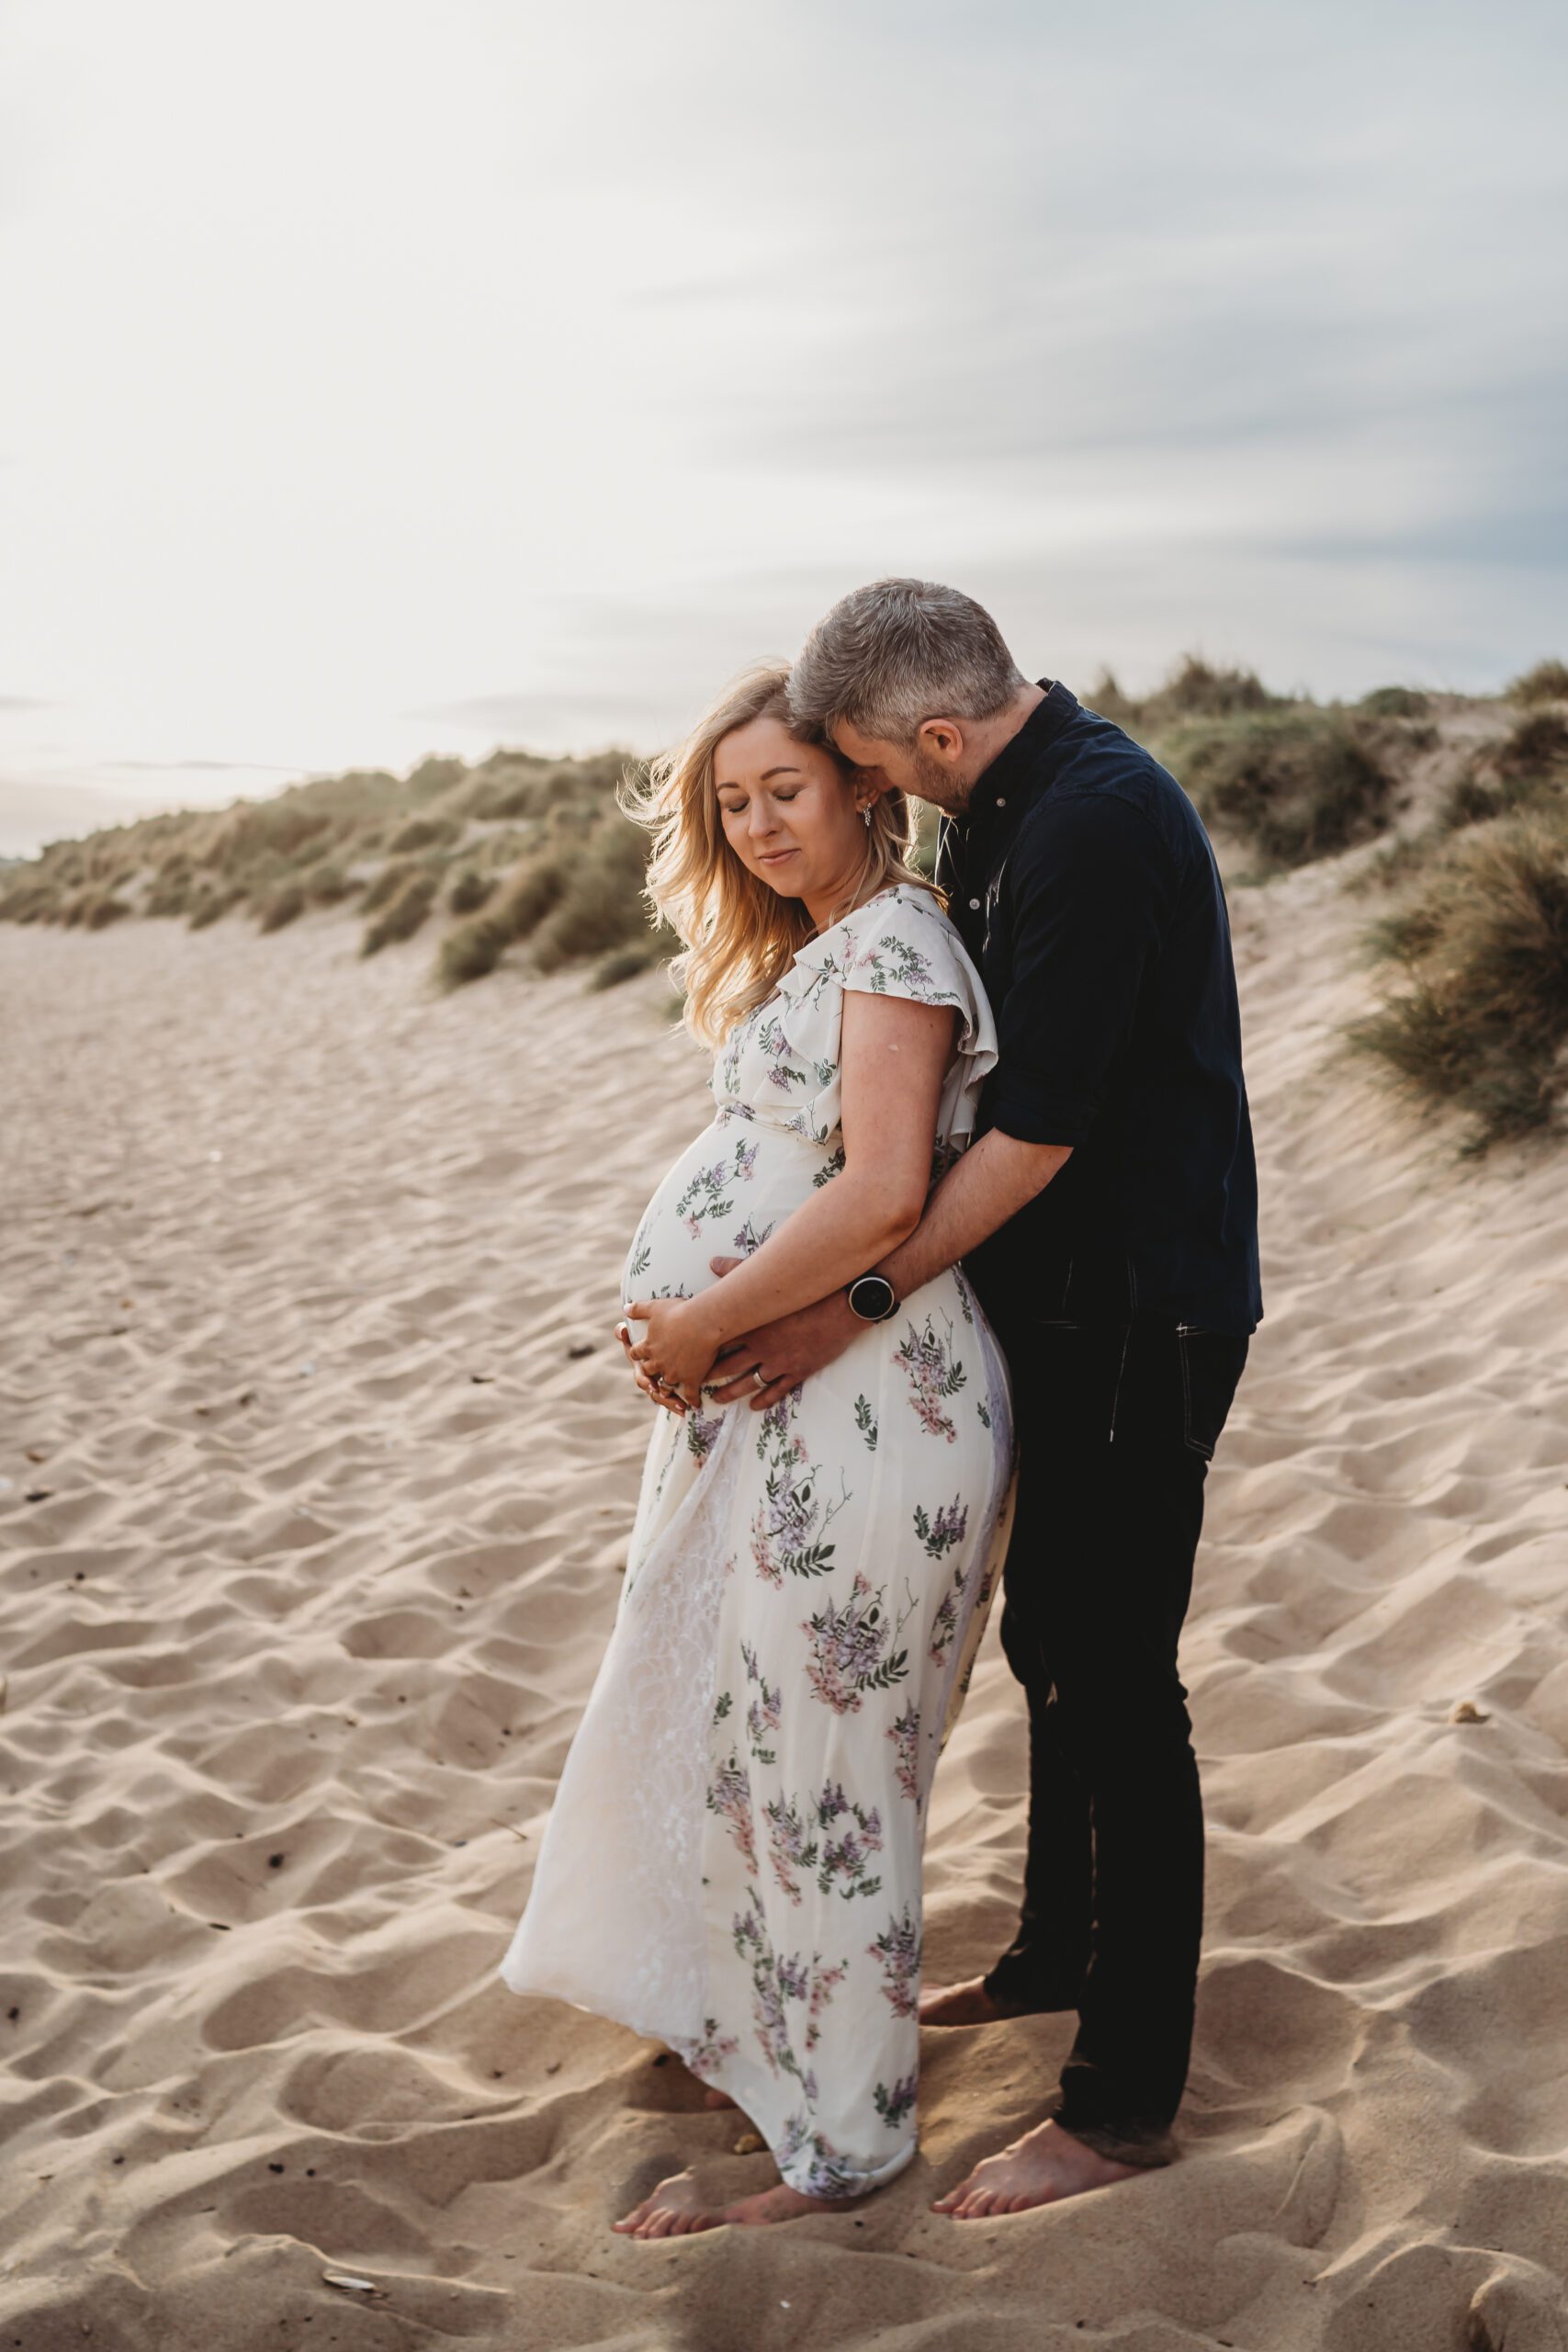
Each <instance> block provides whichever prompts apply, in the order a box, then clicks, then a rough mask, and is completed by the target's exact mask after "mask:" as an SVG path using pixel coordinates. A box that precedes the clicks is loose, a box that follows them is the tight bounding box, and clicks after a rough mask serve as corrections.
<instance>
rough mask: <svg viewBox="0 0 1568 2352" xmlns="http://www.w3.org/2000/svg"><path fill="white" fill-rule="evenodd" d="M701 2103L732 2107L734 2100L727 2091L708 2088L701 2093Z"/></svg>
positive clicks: (708, 2105) (706, 2105) (707, 2105)
mask: <svg viewBox="0 0 1568 2352" xmlns="http://www.w3.org/2000/svg"><path fill="white" fill-rule="evenodd" d="M703 2105H704V2106H705V2107H733V2106H734V2105H735V2101H734V2100H733V2099H732V2098H730V2096H729V2093H728V2091H716V2090H713V2089H711V2088H709V2089H707V2090H705V2091H704V2093H703Z"/></svg>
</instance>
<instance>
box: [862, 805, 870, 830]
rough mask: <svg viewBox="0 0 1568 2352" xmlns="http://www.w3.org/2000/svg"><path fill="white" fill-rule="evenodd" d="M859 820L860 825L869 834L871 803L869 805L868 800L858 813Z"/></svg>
mask: <svg viewBox="0 0 1568 2352" xmlns="http://www.w3.org/2000/svg"><path fill="white" fill-rule="evenodd" d="M860 820H861V823H862V824H863V826H864V827H865V829H866V831H867V832H868V833H869V832H870V831H871V803H870V801H869V800H868V801H867V802H866V804H865V806H864V808H863V809H862V810H861V812H860Z"/></svg>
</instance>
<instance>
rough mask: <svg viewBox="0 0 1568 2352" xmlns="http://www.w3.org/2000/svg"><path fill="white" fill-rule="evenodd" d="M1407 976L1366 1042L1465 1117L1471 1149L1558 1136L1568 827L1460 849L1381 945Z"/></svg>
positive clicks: (1518, 826)
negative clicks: (1552, 1131) (1538, 1133)
mask: <svg viewBox="0 0 1568 2352" xmlns="http://www.w3.org/2000/svg"><path fill="white" fill-rule="evenodd" d="M1371 944H1372V946H1373V948H1374V950H1375V952H1377V953H1379V954H1380V955H1382V956H1385V957H1388V958H1392V959H1394V960H1395V961H1397V963H1398V965H1399V966H1400V967H1401V968H1400V971H1399V973H1398V975H1397V977H1396V978H1393V980H1391V981H1390V983H1389V984H1388V985H1387V986H1386V987H1385V989H1384V990H1383V992H1382V1001H1381V1002H1380V1004H1379V1006H1378V1008H1377V1010H1376V1012H1374V1013H1373V1014H1371V1016H1370V1017H1369V1018H1368V1019H1367V1020H1365V1021H1364V1022H1361V1023H1358V1024H1357V1026H1356V1028H1355V1030H1354V1031H1353V1033H1352V1035H1353V1038H1354V1042H1355V1043H1356V1044H1357V1046H1359V1048H1360V1049H1361V1050H1362V1051H1364V1052H1366V1053H1369V1054H1371V1055H1373V1056H1375V1057H1378V1058H1379V1059H1380V1060H1381V1061H1382V1063H1383V1064H1384V1065H1385V1066H1386V1067H1387V1068H1388V1069H1391V1070H1392V1071H1393V1072H1394V1074H1395V1075H1396V1077H1397V1078H1398V1080H1400V1081H1401V1082H1402V1083H1403V1084H1404V1085H1405V1086H1407V1087H1409V1088H1410V1089H1412V1090H1413V1091H1415V1092H1416V1094H1417V1095H1418V1096H1420V1097H1422V1098H1424V1099H1426V1100H1427V1101H1429V1102H1434V1103H1437V1102H1443V1103H1451V1104H1453V1105H1454V1106H1455V1107H1456V1108H1457V1109H1458V1110H1460V1111H1461V1113H1463V1114H1465V1117H1466V1119H1467V1121H1468V1129H1469V1132H1468V1136H1467V1141H1466V1145H1465V1148H1466V1149H1467V1150H1469V1151H1472V1152H1480V1151H1484V1150H1486V1149H1487V1148H1489V1147H1490V1146H1491V1145H1493V1144H1495V1143H1498V1142H1501V1141H1504V1140H1506V1139H1508V1138H1510V1137H1517V1136H1523V1135H1527V1134H1529V1133H1530V1132H1531V1131H1533V1130H1537V1129H1540V1128H1543V1127H1547V1126H1551V1125H1555V1124H1556V1123H1557V1121H1558V1119H1559V1116H1560V1113H1561V1107H1562V1094H1563V1090H1564V1086H1565V1084H1568V821H1565V820H1564V817H1563V814H1562V809H1556V810H1555V811H1551V812H1548V811H1544V810H1532V811H1530V812H1529V813H1528V814H1526V815H1523V816H1518V817H1512V818H1504V819H1500V820H1494V821H1493V822H1491V823H1488V824H1485V825H1482V826H1479V827H1476V828H1473V829H1472V830H1470V831H1466V832H1462V833H1461V834H1459V835H1457V836H1455V837H1454V838H1453V839H1451V840H1450V842H1448V843H1447V845H1446V846H1445V847H1444V848H1443V849H1442V850H1441V851H1440V852H1439V853H1438V855H1437V856H1436V857H1435V858H1434V859H1433V861H1432V863H1431V865H1430V866H1429V867H1428V869H1427V873H1426V874H1425V876H1423V877H1422V879H1421V881H1420V882H1419V884H1418V885H1417V887H1416V891H1415V893H1414V895H1413V897H1412V898H1411V899H1410V900H1409V902H1408V904H1407V905H1405V906H1404V908H1402V909H1400V910H1397V911H1396V912H1395V913H1393V915H1391V916H1388V917H1385V918H1384V920H1383V921H1382V922H1381V923H1380V924H1378V925H1377V926H1376V927H1375V929H1374V932H1373V934H1372V940H1371Z"/></svg>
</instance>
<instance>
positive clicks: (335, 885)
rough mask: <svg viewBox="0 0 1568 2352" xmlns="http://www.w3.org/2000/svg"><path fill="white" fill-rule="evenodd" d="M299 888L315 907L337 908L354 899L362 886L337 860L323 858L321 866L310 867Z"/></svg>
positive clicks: (304, 874) (301, 877)
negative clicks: (345, 900)
mask: <svg viewBox="0 0 1568 2352" xmlns="http://www.w3.org/2000/svg"><path fill="white" fill-rule="evenodd" d="M299 887H300V888H301V889H302V890H303V891H304V893H305V896H306V897H307V899H309V900H310V904H311V905H312V906H313V907H335V906H340V905H341V904H342V902H343V900H344V899H351V898H353V896H354V894H355V890H357V889H358V888H360V885H359V884H358V883H357V882H355V880H354V879H353V877H352V876H350V875H347V874H345V873H344V869H343V867H342V866H341V865H339V864H338V862H337V860H336V859H335V858H323V859H322V860H321V864H320V865H312V866H310V867H309V868H307V870H306V872H305V873H303V874H302V875H301V876H300V877H299Z"/></svg>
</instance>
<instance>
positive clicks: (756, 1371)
mask: <svg viewBox="0 0 1568 2352" xmlns="http://www.w3.org/2000/svg"><path fill="white" fill-rule="evenodd" d="M751 1385H752V1386H753V1387H755V1388H765V1387H766V1386H767V1385H768V1375H767V1374H766V1373H765V1372H764V1371H763V1370H762V1367H761V1364H760V1363H754V1364H753V1365H752V1366H751Z"/></svg>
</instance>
